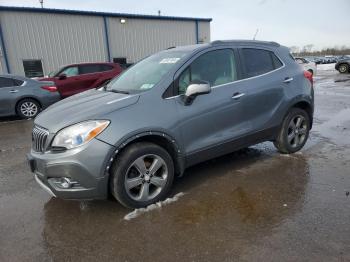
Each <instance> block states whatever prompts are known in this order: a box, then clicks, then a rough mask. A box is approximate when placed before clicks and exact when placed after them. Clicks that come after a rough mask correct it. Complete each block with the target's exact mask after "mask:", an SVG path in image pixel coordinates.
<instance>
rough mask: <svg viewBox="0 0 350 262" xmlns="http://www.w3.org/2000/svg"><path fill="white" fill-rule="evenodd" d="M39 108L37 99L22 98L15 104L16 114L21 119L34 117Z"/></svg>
mask: <svg viewBox="0 0 350 262" xmlns="http://www.w3.org/2000/svg"><path fill="white" fill-rule="evenodd" d="M40 110H41V107H40V104H39V103H38V101H36V100H34V99H31V98H25V99H22V100H21V101H19V102H18V103H17V105H16V112H17V115H18V116H19V117H20V118H23V119H28V118H35V117H36V116H37V115H38V114H39V113H40Z"/></svg>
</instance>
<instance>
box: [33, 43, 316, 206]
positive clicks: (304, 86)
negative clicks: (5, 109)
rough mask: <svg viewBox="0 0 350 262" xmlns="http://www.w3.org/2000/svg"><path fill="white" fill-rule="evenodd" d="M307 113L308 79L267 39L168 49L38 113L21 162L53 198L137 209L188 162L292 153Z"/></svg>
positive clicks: (310, 99)
mask: <svg viewBox="0 0 350 262" xmlns="http://www.w3.org/2000/svg"><path fill="white" fill-rule="evenodd" d="M313 108H314V94H313V84H312V75H311V74H310V73H309V72H304V71H303V70H302V69H301V67H300V66H299V65H298V64H297V63H296V62H295V60H294V59H293V57H292V56H291V55H290V53H289V50H288V48H286V47H284V46H281V45H279V44H277V43H275V42H262V41H238V40H237V41H215V42H212V43H208V44H200V45H191V46H182V47H176V48H170V49H167V50H164V51H161V52H159V53H156V54H154V55H151V56H149V57H147V58H145V59H143V60H142V61H140V62H138V63H137V64H135V65H134V66H132V67H131V68H129V69H128V70H127V71H125V72H124V73H122V74H121V75H120V76H119V77H117V78H114V79H113V80H112V81H111V82H109V83H108V84H107V85H105V86H104V87H103V88H100V89H98V90H89V91H86V92H84V93H81V94H78V95H75V96H73V97H70V98H67V99H65V100H63V101H60V102H58V103H56V104H55V105H53V106H52V107H50V108H49V109H47V110H45V111H43V112H42V113H40V114H39V115H38V117H37V118H36V119H35V121H34V128H33V133H32V140H33V141H32V143H33V144H32V150H31V152H30V154H28V159H29V163H30V167H31V171H32V172H33V173H34V177H35V179H36V181H37V182H38V183H39V184H40V185H41V186H42V187H43V188H44V189H45V190H47V191H48V192H49V193H50V194H51V195H53V196H56V197H60V198H64V199H103V198H107V197H108V195H110V194H111V195H113V196H114V197H115V198H116V199H117V200H118V201H119V202H120V203H122V204H123V205H125V206H127V207H132V208H139V207H145V206H147V205H149V204H152V203H155V202H157V201H160V200H162V199H164V198H165V197H166V196H167V195H168V194H169V191H170V189H171V186H172V184H173V180H174V177H176V176H178V175H181V174H183V172H184V170H185V169H186V168H187V167H189V166H192V165H194V164H196V163H199V162H202V161H206V160H208V159H211V158H215V157H218V156H221V155H224V154H227V153H229V152H232V151H235V150H238V149H240V148H244V147H248V146H251V145H254V144H257V143H261V142H264V141H272V142H273V143H274V145H275V146H276V148H277V149H278V151H280V152H281V153H285V154H289V153H294V152H296V151H298V150H300V149H301V148H302V147H303V146H304V144H305V143H306V141H307V139H308V136H309V130H310V129H311V127H312V121H313V111H314V109H313Z"/></svg>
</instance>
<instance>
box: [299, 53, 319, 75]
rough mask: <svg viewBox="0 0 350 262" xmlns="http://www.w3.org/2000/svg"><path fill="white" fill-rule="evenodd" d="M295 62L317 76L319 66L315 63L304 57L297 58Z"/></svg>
mask: <svg viewBox="0 0 350 262" xmlns="http://www.w3.org/2000/svg"><path fill="white" fill-rule="evenodd" d="M295 61H296V62H297V63H298V64H299V65H301V66H302V67H303V68H304V70H306V71H309V72H310V73H311V74H312V75H316V73H317V66H316V63H315V62H311V61H309V60H308V59H306V58H303V57H295Z"/></svg>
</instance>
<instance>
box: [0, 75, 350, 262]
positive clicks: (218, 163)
mask: <svg viewBox="0 0 350 262" xmlns="http://www.w3.org/2000/svg"><path fill="white" fill-rule="evenodd" d="M334 79H341V76H339V75H337V73H336V72H334V71H324V72H323V71H322V70H319V76H318V78H317V82H316V87H315V89H316V90H315V91H316V112H315V114H316V115H315V117H316V119H315V126H314V130H313V131H312V134H311V137H310V141H308V143H307V145H306V147H305V148H304V149H303V150H302V152H300V153H297V154H294V155H287V156H286V155H280V154H278V153H277V152H276V150H275V149H274V148H273V147H272V145H271V143H264V144H261V145H258V146H254V147H251V148H248V149H244V150H240V151H238V152H235V153H232V154H230V155H226V156H223V157H220V158H218V159H214V160H211V161H208V162H205V163H202V164H199V165H197V166H194V167H192V168H190V169H188V170H187V171H186V173H185V175H184V176H183V177H182V178H178V179H177V180H176V182H175V186H174V190H173V192H172V195H176V194H178V193H180V192H184V193H185V194H184V195H183V196H181V197H180V198H179V199H178V200H177V201H175V202H172V203H169V204H167V205H164V206H162V207H160V208H156V209H154V210H151V211H149V212H144V213H142V214H140V215H139V216H137V217H135V218H133V219H131V220H129V221H127V220H125V219H124V217H125V215H127V214H128V213H130V212H131V210H128V209H125V208H123V207H122V206H121V205H120V204H118V203H117V202H116V201H113V200H106V201H85V202H78V201H63V200H60V199H55V198H50V197H49V196H48V195H47V194H46V192H44V191H43V190H41V189H40V188H39V186H38V185H36V184H35V182H34V180H33V177H32V175H31V174H30V172H29V171H28V168H27V167H26V163H25V153H26V152H27V151H28V150H29V147H30V130H31V127H32V121H10V122H6V123H4V122H3V123H0V134H1V137H0V141H1V149H0V150H1V151H0V214H1V215H0V261H52V260H53V261H62V260H64V261H66V260H78V261H80V260H84V261H90V260H100V261H104V260H115V261H234V260H243V261H252V260H253V261H266V260H268V261H300V260H302V261H304V260H306V261H346V260H350V248H349V247H350V227H349V217H350V209H349V207H350V197H349V196H347V194H346V192H348V191H349V190H350V177H349V170H350V161H349V153H350V145H349V139H348V137H349V130H350V118H349V116H350V114H349V108H350V100H349V99H348V97H347V96H350V85H349V82H347V81H334ZM332 80H333V81H332ZM325 82H327V83H328V82H331V83H332V85H333V87H332V88H330V87H329V85H327V86H325V85H323V84H322V83H325ZM319 83H320V85H319ZM326 91H327V92H328V93H325V92H326Z"/></svg>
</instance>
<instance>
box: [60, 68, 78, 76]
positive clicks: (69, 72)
mask: <svg viewBox="0 0 350 262" xmlns="http://www.w3.org/2000/svg"><path fill="white" fill-rule="evenodd" d="M62 74H65V75H66V76H67V77H70V76H77V75H78V74H79V70H78V67H77V66H71V67H67V68H66V69H64V70H63V71H62V72H61V73H60V75H62Z"/></svg>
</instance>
